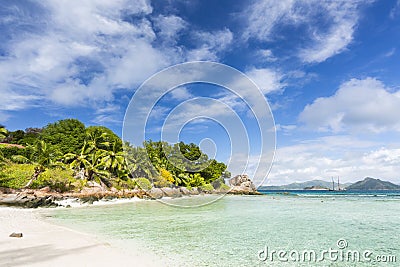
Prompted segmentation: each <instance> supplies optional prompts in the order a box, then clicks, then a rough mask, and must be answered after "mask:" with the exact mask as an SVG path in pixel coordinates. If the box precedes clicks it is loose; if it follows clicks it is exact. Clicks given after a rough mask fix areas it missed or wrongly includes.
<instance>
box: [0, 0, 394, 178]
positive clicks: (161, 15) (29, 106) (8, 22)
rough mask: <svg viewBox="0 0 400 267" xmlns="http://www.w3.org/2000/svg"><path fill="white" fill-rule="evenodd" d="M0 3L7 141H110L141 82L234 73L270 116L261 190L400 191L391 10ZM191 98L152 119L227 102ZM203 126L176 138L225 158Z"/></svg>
mask: <svg viewBox="0 0 400 267" xmlns="http://www.w3.org/2000/svg"><path fill="white" fill-rule="evenodd" d="M0 3H1V9H0V95H1V101H0V123H1V124H4V125H6V126H7V128H8V129H10V130H16V129H25V128H27V127H42V126H44V125H46V124H47V123H48V122H53V121H56V120H58V119H63V118H69V117H73V118H78V119H79V120H81V121H83V122H84V123H85V124H87V125H97V124H101V125H106V126H107V127H109V128H111V129H113V130H114V131H115V132H116V133H118V134H121V132H122V129H121V128H122V121H123V118H124V114H125V110H126V108H127V106H128V103H129V100H130V99H131V97H132V95H133V94H134V92H135V90H136V89H137V88H138V86H139V85H140V84H141V83H142V82H143V81H145V80H146V79H147V78H148V77H149V76H151V75H153V74H154V73H156V72H157V71H160V70H162V69H163V68H165V67H168V66H171V65H173V64H177V63H182V62H186V61H192V60H210V61H215V62H220V63H224V64H227V65H230V66H232V67H235V68H237V69H239V70H240V71H242V72H244V73H246V74H247V75H248V76H249V77H250V78H251V79H253V80H254V81H255V82H256V84H257V85H258V86H259V87H260V89H261V90H262V92H263V93H264V94H265V96H266V98H267V99H268V101H269V103H270V105H271V107H272V111H273V115H274V118H275V122H276V128H277V151H276V159H275V163H274V165H273V167H272V169H271V173H270V176H269V179H268V181H267V183H268V184H284V183H288V182H293V181H305V180H310V179H324V180H330V177H331V176H335V177H336V176H340V177H341V180H342V181H343V182H347V181H356V180H359V179H361V178H363V177H365V176H373V177H378V178H382V179H386V180H390V181H393V182H397V183H399V182H400V179H399V178H400V177H399V174H398V173H400V172H399V170H400V167H399V166H400V146H399V144H400V141H399V138H398V137H399V132H400V120H399V118H398V114H400V76H399V69H400V63H399V62H400V51H399V49H400V1H397V0H381V1H378V0H377V1H372V0H371V1H368V0H366V1H357V0H355V1H346V0H343V1H340V0H337V1H313V0H310V1H296V0H282V1H266V0H259V1H228V0H223V1H205V0H202V1H200V0H192V1H188V0H176V1H174V0H169V1H146V0H135V1H127V0H117V1H106V0H102V1H89V0H83V1H79V3H78V2H76V1H68V0H60V1H46V0H44V1H7V0H3V1H0ZM195 87H196V86H192V87H191V86H185V87H181V88H177V89H176V90H174V91H172V92H171V94H170V95H169V96H166V98H165V99H164V100H161V101H160V105H159V110H160V111H161V112H164V113H165V112H168V108H172V107H173V106H172V105H176V104H177V103H179V101H185V100H188V99H191V98H193V97H194V96H208V97H217V98H218V97H219V98H220V99H221V98H223V97H225V98H224V99H226V96H227V95H226V94H225V95H224V92H223V89H221V88H220V89H213V88H211V87H210V86H208V87H207V86H200V85H198V86H197V87H196V88H195ZM168 97H169V98H168ZM163 101H164V102H163ZM163 108H164V109H163ZM161 117H162V116H161ZM156 118H157V117H156ZM248 123H249V124H251V120H249V122H248ZM154 124H155V125H156V124H157V121H156V119H155V121H154ZM208 124H210V122H209V121H208V122H204V124H203V125H201V123H197V124H196V125H190V124H188V125H187V126H186V127H187V128H186V130H187V131H186V132H184V134H183V135H182V138H183V139H184V140H185V141H191V140H193V141H196V142H197V141H199V140H200V138H199V136H202V137H205V136H206V134H208V135H209V136H211V137H212V136H214V137H215V138H216V140H218V137H219V139H220V141H221V142H222V146H226V144H225V143H224V140H226V138H223V136H224V133H223V132H220V131H221V129H220V128H219V126H218V125H213V126H212V125H208ZM211 124H212V123H211ZM194 126H196V127H194ZM201 127H203V132H204V134H202V131H201ZM250 128H251V127H250ZM149 134H150V135H151V131H149ZM222 150H223V149H222ZM222 152H224V151H222ZM225 152H226V151H225ZM222 154H224V153H222ZM220 157H223V156H220ZM219 159H222V158H219ZM234 160H237V159H234Z"/></svg>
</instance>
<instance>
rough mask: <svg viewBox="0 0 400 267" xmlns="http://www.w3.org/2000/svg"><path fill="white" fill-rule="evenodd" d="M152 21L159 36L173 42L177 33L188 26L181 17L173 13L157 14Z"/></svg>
mask: <svg viewBox="0 0 400 267" xmlns="http://www.w3.org/2000/svg"><path fill="white" fill-rule="evenodd" d="M154 22H155V27H156V29H157V30H159V31H160V33H159V34H160V36H162V37H163V38H165V39H166V40H167V41H170V42H174V43H175V42H176V38H177V37H178V35H179V33H180V32H181V31H182V30H183V29H185V28H186V27H187V26H188V23H187V22H185V21H184V20H183V19H182V18H180V17H177V16H174V15H170V16H163V15H159V16H158V17H156V18H155V19H154Z"/></svg>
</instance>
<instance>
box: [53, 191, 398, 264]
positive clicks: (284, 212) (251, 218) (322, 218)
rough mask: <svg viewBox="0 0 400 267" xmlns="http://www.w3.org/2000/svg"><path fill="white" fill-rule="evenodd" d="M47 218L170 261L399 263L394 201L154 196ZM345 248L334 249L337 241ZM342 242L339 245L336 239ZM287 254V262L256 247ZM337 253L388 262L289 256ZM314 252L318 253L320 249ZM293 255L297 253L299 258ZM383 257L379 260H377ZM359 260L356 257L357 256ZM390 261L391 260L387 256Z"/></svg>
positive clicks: (65, 211)
mask: <svg viewBox="0 0 400 267" xmlns="http://www.w3.org/2000/svg"><path fill="white" fill-rule="evenodd" d="M205 197H207V196H202V197H192V198H186V199H176V200H172V201H175V203H176V204H182V202H184V203H183V204H188V203H187V202H188V201H189V202H191V203H189V205H191V204H193V203H194V202H199V201H200V202H203V201H204V200H202V199H201V198H205ZM49 212H51V217H52V219H51V220H55V221H56V222H57V223H59V224H63V225H67V226H69V227H72V228H75V229H78V230H83V231H86V232H90V233H94V234H96V235H99V236H102V237H104V239H106V240H107V239H108V240H118V241H119V242H120V243H119V244H122V246H124V247H125V248H127V247H128V248H129V246H130V245H131V244H133V242H134V243H135V244H139V245H140V246H143V247H144V248H146V249H148V250H150V251H152V252H154V253H155V254H156V255H158V256H160V257H164V258H169V259H174V260H176V262H177V266H179V265H181V266H398V265H399V264H398V263H399V262H400V241H399V238H398V236H400V235H399V234H400V221H399V214H400V198H399V197H398V196H393V197H365V196H356V195H353V196H350V197H349V196H335V195H323V194H321V195H312V196H311V197H309V196H307V195H301V196H299V195H279V194H278V195H276V194H275V195H264V196H226V197H224V198H222V199H220V200H218V201H217V202H215V203H213V204H211V205H206V206H203V207H198V208H174V207H170V206H168V205H165V204H162V203H160V202H157V201H138V202H134V203H128V204H118V205H110V206H90V207H82V208H72V209H57V210H53V211H49ZM339 239H345V241H346V243H347V244H348V246H347V247H346V248H344V249H339V248H338V246H337V241H338V240H339ZM342 244H343V243H342ZM265 247H268V252H269V253H270V251H271V250H277V251H278V250H283V251H287V252H288V253H289V252H292V253H293V254H291V255H292V257H291V258H289V256H288V254H287V255H286V257H282V260H283V259H284V258H286V259H288V262H286V263H285V262H282V261H280V260H279V259H277V256H276V255H275V256H274V255H273V256H274V259H273V260H271V258H270V257H269V258H268V259H266V260H265V261H262V260H260V259H259V257H258V255H260V256H261V257H263V256H265V253H264V254H263V253H261V254H259V252H260V251H262V250H265ZM330 248H331V249H334V250H338V251H342V252H346V251H348V250H357V251H359V253H360V254H362V253H364V251H365V250H370V251H372V252H373V254H372V256H369V258H373V259H375V258H374V257H375V256H378V255H379V256H395V257H396V260H397V262H396V263H381V262H357V263H354V262H352V261H350V260H349V261H346V260H344V261H340V258H339V261H338V260H336V261H334V259H335V257H333V258H332V260H330V259H329V258H328V257H327V255H326V254H325V260H323V261H321V262H319V263H317V262H311V263H310V262H309V261H303V262H300V261H299V258H297V259H296V261H295V259H294V258H296V254H295V252H293V251H298V255H301V254H302V253H303V252H304V251H305V250H314V251H315V252H316V253H317V256H316V258H320V257H319V256H320V254H323V253H322V252H321V251H322V250H329V249H330ZM320 252H321V253H320ZM299 257H300V256H299ZM383 258H384V257H383ZM362 260H363V259H362ZM390 260H392V261H393V259H390Z"/></svg>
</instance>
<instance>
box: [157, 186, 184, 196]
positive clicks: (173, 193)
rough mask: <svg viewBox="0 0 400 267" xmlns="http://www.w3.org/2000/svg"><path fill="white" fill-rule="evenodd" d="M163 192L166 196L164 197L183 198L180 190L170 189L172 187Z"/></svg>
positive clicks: (164, 189)
mask: <svg viewBox="0 0 400 267" xmlns="http://www.w3.org/2000/svg"><path fill="white" fill-rule="evenodd" d="M161 191H162V192H163V194H164V197H181V196H182V193H181V191H180V190H179V188H170V187H163V188H161Z"/></svg>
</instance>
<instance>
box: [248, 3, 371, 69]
mask: <svg viewBox="0 0 400 267" xmlns="http://www.w3.org/2000/svg"><path fill="white" fill-rule="evenodd" d="M369 2H371V1H346V0H340V1H318V0H313V1H305V0H282V1H268V0H262V1H256V2H254V4H252V5H251V6H250V7H249V8H247V9H246V10H244V11H243V13H242V17H244V18H245V21H246V22H247V24H246V27H245V30H244V32H243V38H244V39H245V40H247V39H250V38H254V39H256V40H259V41H262V42H271V41H273V40H274V38H276V37H275V36H277V35H278V36H279V34H276V33H277V31H278V30H279V29H281V28H282V27H286V28H287V27H291V28H292V29H293V30H296V31H299V30H303V31H304V39H306V40H307V42H305V43H300V44H299V46H298V47H297V50H298V51H299V52H298V56H299V58H300V59H301V60H303V61H304V62H310V63H314V62H316V63H318V62H322V61H325V60H326V59H328V58H330V57H332V56H334V55H336V54H338V53H341V52H342V51H344V50H345V49H346V47H347V46H348V45H349V44H350V43H351V41H352V40H353V35H354V31H355V28H356V26H357V23H358V20H359V17H360V14H359V7H360V6H361V5H362V4H364V5H365V4H368V3H369ZM321 18H323V19H324V22H326V23H321V21H319V22H318V23H316V21H317V20H318V19H319V20H321Z"/></svg>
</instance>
